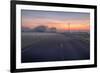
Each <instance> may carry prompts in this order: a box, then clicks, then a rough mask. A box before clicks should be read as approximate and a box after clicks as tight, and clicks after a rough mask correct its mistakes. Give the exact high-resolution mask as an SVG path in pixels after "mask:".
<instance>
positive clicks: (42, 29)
mask: <svg viewBox="0 0 100 73" xmlns="http://www.w3.org/2000/svg"><path fill="white" fill-rule="evenodd" d="M46 30H47V26H37V27H35V28H34V29H33V30H32V31H34V32H46Z"/></svg>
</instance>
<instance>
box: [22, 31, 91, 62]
mask: <svg viewBox="0 0 100 73" xmlns="http://www.w3.org/2000/svg"><path fill="white" fill-rule="evenodd" d="M21 38H22V39H21V48H22V49H21V61H22V62H23V63H25V62H44V61H63V60H86V59H89V58H90V38H89V34H88V33H76V32H75V33H70V34H69V33H46V32H43V33H40V32H37V33H36V32H33V33H32V32H28V33H26V32H23V33H22V35H21Z"/></svg>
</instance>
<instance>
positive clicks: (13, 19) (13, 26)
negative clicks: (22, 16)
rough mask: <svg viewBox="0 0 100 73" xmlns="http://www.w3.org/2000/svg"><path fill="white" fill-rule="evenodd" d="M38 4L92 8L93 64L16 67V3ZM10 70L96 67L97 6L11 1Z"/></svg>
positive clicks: (25, 70)
mask: <svg viewBox="0 0 100 73" xmlns="http://www.w3.org/2000/svg"><path fill="white" fill-rule="evenodd" d="M17 4H20V5H37V6H38V5H39V6H52V7H71V8H85V9H93V10H94V29H95V30H94V64H88V65H87V64H86V65H73V66H57V67H41V68H24V69H16V49H17V48H16V38H17V37H16V5H17ZM10 41H11V45H10V46H11V51H10V52H11V61H10V64H11V66H10V69H11V70H10V71H11V72H29V71H44V70H59V69H60V70H61V69H78V68H91V67H97V6H94V5H81V4H80V5H79V4H62V3H47V2H33V1H11V37H10Z"/></svg>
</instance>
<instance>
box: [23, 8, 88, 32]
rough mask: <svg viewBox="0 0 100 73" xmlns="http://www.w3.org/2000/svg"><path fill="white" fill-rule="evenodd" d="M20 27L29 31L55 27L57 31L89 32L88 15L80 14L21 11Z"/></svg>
mask: <svg viewBox="0 0 100 73" xmlns="http://www.w3.org/2000/svg"><path fill="white" fill-rule="evenodd" d="M21 25H22V27H26V28H29V29H34V28H35V27H37V26H41V25H42V26H47V27H48V28H52V27H55V28H56V29H57V30H58V31H68V30H70V31H89V30H90V14H89V13H82V12H81V13H80V12H60V11H59V12H56V11H39V10H21Z"/></svg>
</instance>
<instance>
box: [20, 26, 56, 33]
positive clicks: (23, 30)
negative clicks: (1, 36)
mask: <svg viewBox="0 0 100 73" xmlns="http://www.w3.org/2000/svg"><path fill="white" fill-rule="evenodd" d="M22 32H57V29H56V28H55V27H51V28H48V27H47V26H43V25H41V26H37V27H35V28H33V29H29V28H25V27H22Z"/></svg>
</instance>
